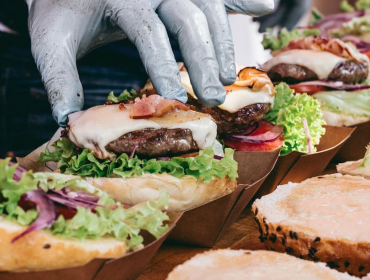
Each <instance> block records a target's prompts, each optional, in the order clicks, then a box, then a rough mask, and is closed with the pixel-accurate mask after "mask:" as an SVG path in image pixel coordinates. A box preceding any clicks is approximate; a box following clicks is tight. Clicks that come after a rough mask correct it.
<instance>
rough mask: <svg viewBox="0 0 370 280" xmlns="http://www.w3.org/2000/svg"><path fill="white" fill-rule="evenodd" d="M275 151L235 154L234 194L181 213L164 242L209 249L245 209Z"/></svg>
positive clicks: (267, 172)
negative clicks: (236, 168)
mask: <svg viewBox="0 0 370 280" xmlns="http://www.w3.org/2000/svg"><path fill="white" fill-rule="evenodd" d="M278 155H279V151H275V152H261V153H259V152H257V153H245V152H236V153H235V160H236V161H238V164H239V170H238V173H239V179H238V183H239V185H238V186H237V187H236V189H235V191H234V192H232V193H230V194H228V195H226V196H223V197H221V198H219V199H217V200H214V201H212V202H210V203H207V204H204V205H202V206H199V207H197V208H194V209H192V210H189V211H186V212H184V214H183V216H182V218H181V220H180V221H179V222H178V224H177V226H176V228H175V229H174V230H173V231H172V233H171V234H170V236H169V238H168V239H167V240H169V241H172V242H176V243H182V244H188V245H197V246H201V247H213V246H214V245H215V243H216V242H217V240H218V239H219V237H220V236H221V235H222V233H223V232H224V231H225V230H226V229H227V228H228V227H229V226H230V225H231V224H232V223H233V222H234V221H235V220H236V218H237V217H238V216H239V215H240V213H241V212H242V211H243V209H244V208H245V207H246V206H247V205H248V203H249V202H250V200H251V199H252V198H253V196H254V194H255V193H256V192H257V190H258V189H259V187H260V186H261V185H262V183H263V181H264V180H265V178H266V177H267V175H268V174H269V173H270V172H271V170H272V169H273V168H274V165H275V163H276V160H277V158H278Z"/></svg>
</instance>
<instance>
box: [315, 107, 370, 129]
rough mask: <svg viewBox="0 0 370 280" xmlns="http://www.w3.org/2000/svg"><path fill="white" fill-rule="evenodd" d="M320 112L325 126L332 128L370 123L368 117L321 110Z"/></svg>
mask: <svg viewBox="0 0 370 280" xmlns="http://www.w3.org/2000/svg"><path fill="white" fill-rule="evenodd" d="M322 112H323V113H324V120H325V121H326V124H327V125H332V126H352V125H356V124H360V123H365V122H368V121H370V118H368V117H356V116H350V115H345V114H340V113H335V112H332V111H327V110H325V109H323V110H322Z"/></svg>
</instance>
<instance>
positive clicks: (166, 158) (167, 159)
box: [157, 157, 171, 161]
mask: <svg viewBox="0 0 370 280" xmlns="http://www.w3.org/2000/svg"><path fill="white" fill-rule="evenodd" d="M157 160H162V161H170V160H171V158H170V157H159V158H157Z"/></svg>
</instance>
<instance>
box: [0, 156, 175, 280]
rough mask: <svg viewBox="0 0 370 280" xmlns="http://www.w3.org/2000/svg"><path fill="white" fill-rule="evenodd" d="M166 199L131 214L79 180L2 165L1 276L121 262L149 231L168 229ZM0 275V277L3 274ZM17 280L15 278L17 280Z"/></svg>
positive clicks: (136, 208)
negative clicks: (164, 210) (8, 273)
mask: <svg viewBox="0 0 370 280" xmlns="http://www.w3.org/2000/svg"><path fill="white" fill-rule="evenodd" d="M167 204H168V195H167V194H166V193H165V192H161V194H160V196H159V197H157V198H156V199H155V200H151V201H147V202H146V203H143V204H138V205H136V206H133V207H130V208H128V207H127V206H124V205H122V204H121V203H118V202H116V201H115V200H114V199H113V198H112V197H110V196H109V195H107V194H106V193H105V192H103V191H101V190H99V189H97V188H95V187H93V186H92V185H90V184H89V183H87V182H86V181H84V180H82V179H81V178H80V177H77V176H68V175H62V174H57V173H42V172H38V173H33V172H32V171H27V170H26V169H25V168H23V167H21V166H17V165H14V164H12V163H11V162H10V161H9V159H6V160H0V234H1V239H0V246H1V248H2V250H4V251H3V252H7V253H6V254H1V256H0V271H1V272H3V271H8V272H9V271H11V272H28V271H42V270H54V269H63V268H70V267H76V266H82V265H85V264H87V263H89V262H91V261H92V260H93V259H113V258H120V257H122V256H124V255H126V254H127V253H129V252H131V251H134V250H137V249H140V248H142V247H143V241H144V238H143V236H142V235H141V233H140V231H141V230H145V231H147V232H149V233H150V234H151V235H152V236H154V237H156V238H159V237H160V236H162V235H163V234H164V233H165V232H166V231H167V229H168V226H166V225H164V222H165V221H168V220H169V218H168V216H167V215H166V213H164V212H162V209H165V208H166V206H167ZM1 272H0V273H1ZM14 277H16V276H14Z"/></svg>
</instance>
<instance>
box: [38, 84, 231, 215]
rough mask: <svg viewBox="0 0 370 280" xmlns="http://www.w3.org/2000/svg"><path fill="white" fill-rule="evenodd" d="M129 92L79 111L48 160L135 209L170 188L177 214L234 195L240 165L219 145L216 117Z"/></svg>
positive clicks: (43, 158)
mask: <svg viewBox="0 0 370 280" xmlns="http://www.w3.org/2000/svg"><path fill="white" fill-rule="evenodd" d="M127 95H129V93H128V92H127V91H125V92H124V93H123V94H122V95H121V96H119V97H118V98H117V97H114V95H110V100H109V102H108V104H110V105H103V106H96V107H93V108H90V109H88V110H86V111H84V112H77V113H74V114H71V115H70V116H69V123H68V127H67V128H66V130H65V133H64V136H65V137H64V138H61V139H60V140H59V141H57V142H56V143H54V144H53V147H54V148H55V150H54V152H50V151H49V150H46V151H45V153H43V154H41V156H40V163H44V162H47V161H58V167H59V169H60V171H61V172H62V173H66V174H75V175H81V176H84V177H85V178H86V180H87V181H89V182H90V183H91V184H93V185H94V186H96V187H98V188H100V189H103V190H105V191H107V192H108V193H109V194H111V195H112V196H113V197H115V198H116V199H117V200H119V201H120V202H122V203H124V204H129V205H132V204H136V203H139V202H142V201H146V200H148V199H149V198H152V197H156V196H157V194H158V192H159V190H160V189H162V188H165V189H166V190H167V192H168V193H169V195H170V204H169V210H171V211H184V210H188V209H190V208H193V207H196V206H199V205H201V204H204V203H207V202H209V201H211V200H214V199H216V198H218V197H220V196H222V195H225V194H228V193H230V192H232V191H233V190H234V188H235V186H236V177H237V163H236V162H235V161H234V159H233V152H232V150H230V149H227V150H226V152H225V154H224V153H223V150H222V146H221V145H220V144H219V143H218V142H217V141H216V135H217V125H216V123H215V122H214V120H213V119H212V117H211V116H210V115H207V114H204V113H201V112H196V111H193V110H191V109H190V108H189V106H188V105H185V104H183V103H181V102H179V101H176V100H169V99H163V98H162V97H160V96H159V95H151V96H149V97H146V96H145V95H143V96H142V97H141V98H139V97H137V98H136V99H135V100H134V101H127V99H130V98H127V97H128V96H127ZM124 100H126V101H124ZM215 150H216V151H218V152H217V155H215V152H214V151H215Z"/></svg>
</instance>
